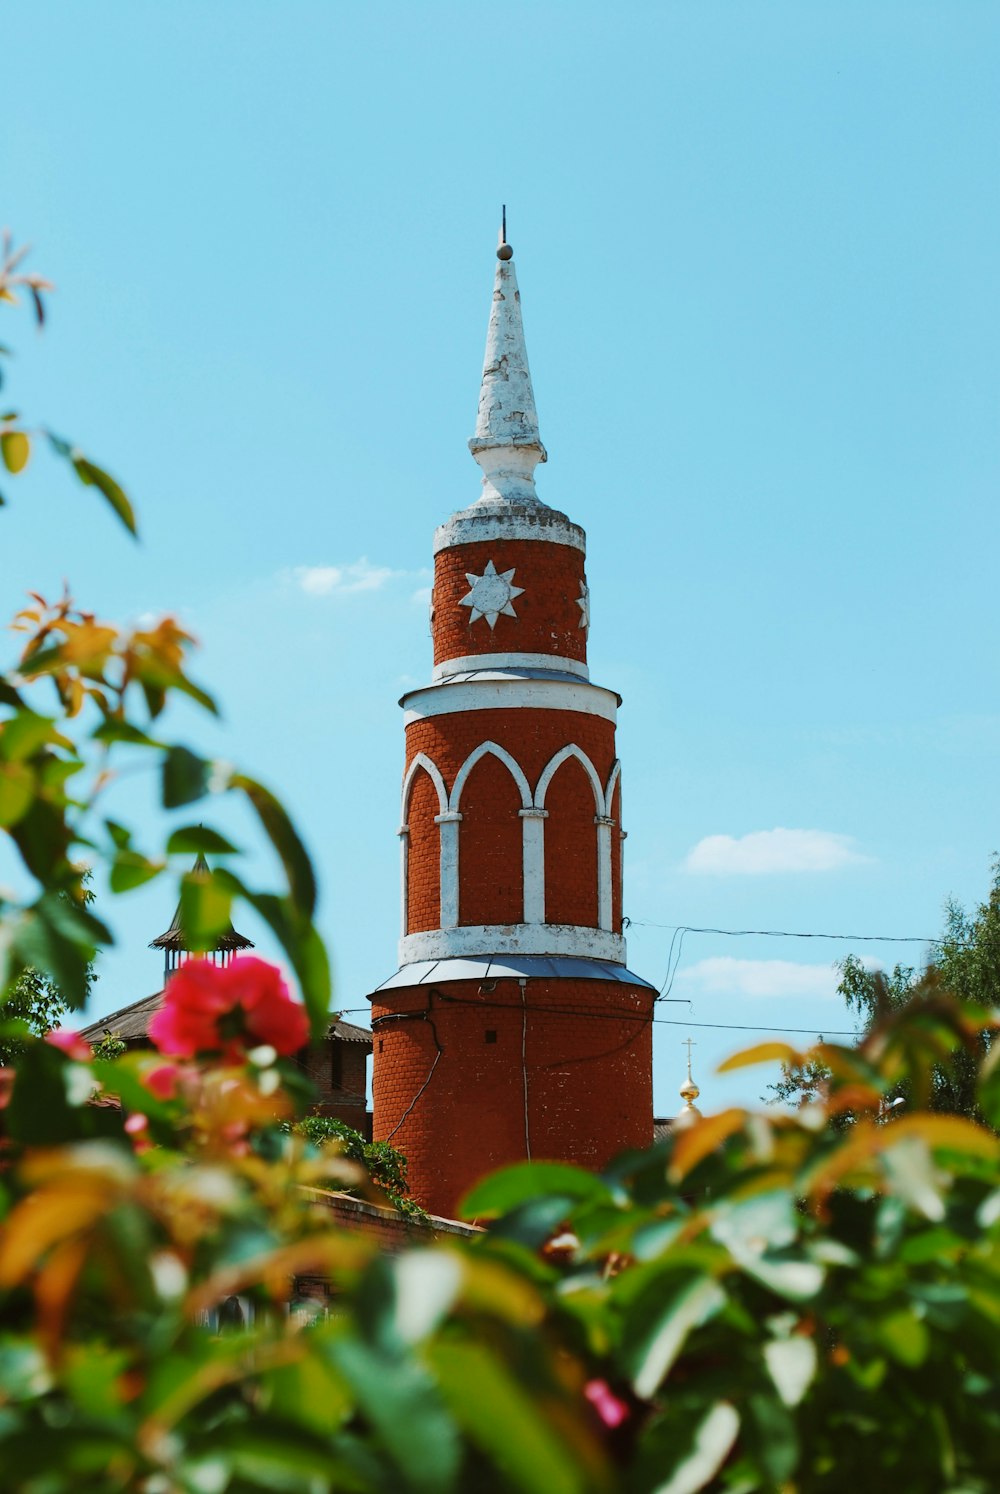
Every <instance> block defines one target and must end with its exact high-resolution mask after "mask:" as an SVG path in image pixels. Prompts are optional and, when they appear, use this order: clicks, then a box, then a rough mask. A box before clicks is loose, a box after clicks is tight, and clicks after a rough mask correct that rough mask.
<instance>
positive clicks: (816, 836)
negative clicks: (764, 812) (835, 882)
mask: <svg viewBox="0 0 1000 1494" xmlns="http://www.w3.org/2000/svg"><path fill="white" fill-rule="evenodd" d="M869 859H870V858H869V857H868V856H862V855H861V853H860V852H859V851H856V850H855V849H854V840H853V838H852V837H851V836H850V835H834V834H833V833H832V832H831V831H829V830H782V829H781V828H780V827H779V828H778V829H775V830H751V831H750V833H749V835H741V836H735V835H706V837H705V839H704V840H700V841H699V842H698V844H697V845H696V846H694V847H693V848H692V849H691V850H690V851H689V852H688V854H687V856H686V858H685V861H684V870H685V871H689V872H697V873H699V874H704V875H708V876H743V877H758V876H766V875H767V874H768V873H771V872H821V871H835V870H836V869H837V868H838V867H841V866H849V865H851V864H853V863H856V862H861V861H868V860H869Z"/></svg>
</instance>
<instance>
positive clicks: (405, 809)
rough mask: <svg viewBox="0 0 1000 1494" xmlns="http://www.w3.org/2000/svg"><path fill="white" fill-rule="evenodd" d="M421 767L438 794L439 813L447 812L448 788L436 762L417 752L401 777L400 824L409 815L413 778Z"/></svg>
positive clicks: (403, 822)
mask: <svg viewBox="0 0 1000 1494" xmlns="http://www.w3.org/2000/svg"><path fill="white" fill-rule="evenodd" d="M421 768H423V770H424V772H425V773H426V774H427V776H428V777H429V778H430V780H431V782H432V783H433V785H434V788H435V790H436V792H437V796H438V807H439V809H440V811H441V813H442V814H446V813H447V810H448V790H447V789H446V788H445V786H444V779H443V778H442V777H441V770H440V769H439V768H438V766H437V764H436V763H433V762H431V759H430V758H429V757H428V756H427V754H426V753H424V752H418V753H417V755H416V757H415V758H414V759H413V761H412V763H411V764H410V766H409V767H408V768H407V770H406V776H405V778H404V779H403V800H402V812H401V814H400V824H402V825H405V824H406V821H407V819H408V817H409V808H410V794H411V793H412V791H413V780H414V779H415V778H416V776H417V773H418V772H419V770H420V769H421Z"/></svg>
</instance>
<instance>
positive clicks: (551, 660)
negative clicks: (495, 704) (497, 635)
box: [431, 653, 590, 683]
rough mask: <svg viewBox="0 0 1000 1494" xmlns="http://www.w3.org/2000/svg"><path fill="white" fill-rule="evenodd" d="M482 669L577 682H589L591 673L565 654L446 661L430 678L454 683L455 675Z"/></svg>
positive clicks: (461, 657)
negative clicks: (541, 673) (543, 672)
mask: <svg viewBox="0 0 1000 1494" xmlns="http://www.w3.org/2000/svg"><path fill="white" fill-rule="evenodd" d="M483 669H487V670H489V669H509V670H512V671H513V672H514V673H516V672H517V671H518V670H519V669H548V670H551V671H552V672H553V673H555V674H575V675H576V677H577V679H581V680H589V679H590V670H589V669H588V668H587V666H586V664H581V663H580V660H579V659H566V658H564V657H563V655H562V654H515V653H509V654H460V655H459V656H458V658H457V659H445V660H444V661H443V662H442V663H441V664H435V666H434V673H433V675H432V676H431V678H432V679H433V680H434V682H435V683H437V681H439V680H447V679H451V677H452V676H453V675H456V674H477V673H478V672H479V671H480V670H483Z"/></svg>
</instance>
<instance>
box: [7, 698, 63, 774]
mask: <svg viewBox="0 0 1000 1494" xmlns="http://www.w3.org/2000/svg"><path fill="white" fill-rule="evenodd" d="M54 727H55V722H54V721H53V720H52V718H51V717H50V716H39V715H37V714H36V713H35V712H34V711H27V710H25V711H18V713H17V715H16V716H14V717H12V719H11V720H10V721H6V722H5V723H4V726H3V729H2V731H0V757H2V758H4V759H5V761H6V762H9V763H19V762H23V761H24V759H25V758H26V757H31V755H32V754H33V753H34V752H37V750H38V748H39V747H41V746H42V745H43V743H45V742H50V741H51V740H52V739H53V736H54V735H55V733H54V730H53V728H54Z"/></svg>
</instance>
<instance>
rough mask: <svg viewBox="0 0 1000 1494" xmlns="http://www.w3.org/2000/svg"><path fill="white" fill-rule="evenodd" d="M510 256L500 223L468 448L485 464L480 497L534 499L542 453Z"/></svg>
mask: <svg viewBox="0 0 1000 1494" xmlns="http://www.w3.org/2000/svg"><path fill="white" fill-rule="evenodd" d="M505 218H506V215H505ZM505 226H506V225H505ZM512 256H513V250H512V249H511V247H510V245H509V244H508V243H507V242H506V233H505V229H501V233H500V247H499V249H498V250H497V261H498V263H497V273H496V281H495V282H494V286H493V306H492V308H491V310H490V325H489V330H488V331H487V334H486V357H485V359H484V360H483V383H482V388H481V389H480V392H479V415H478V418H477V420H476V434H475V435H474V436H473V438H472V440H471V441H470V442H469V450H470V451H471V452H472V455H473V456H474V457H475V459H476V461H477V462H478V463H479V465H480V467H482V469H483V493H482V498H481V499H480V502H482V501H483V500H486V501H488V502H495V501H496V500H497V499H501V500H504V501H506V502H509V503H510V502H513V503H526V502H527V503H538V502H539V499H538V495H537V493H536V492H535V479H534V475H533V474H534V471H535V468H536V467H537V465H538V463H539V462H544V461H545V460H546V454H545V447H544V446H543V445H542V439H541V436H540V435H539V434H538V415H537V413H536V411H535V395H534V391H533V390H532V387H531V374H530V372H529V370H528V350H527V348H526V347H525V343H524V327H523V326H522V324H521V293H520V291H519V290H518V288H517V273H516V271H515V269H514V262H513V257H512Z"/></svg>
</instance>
